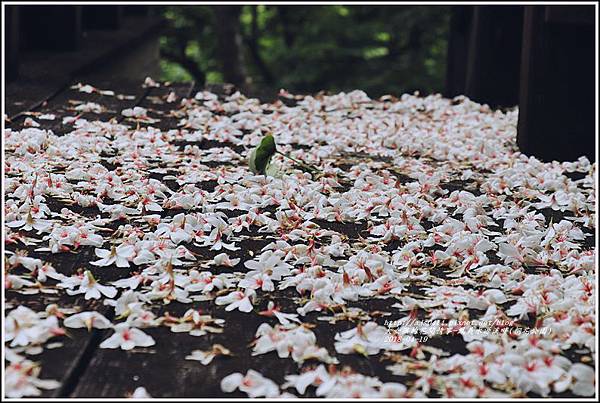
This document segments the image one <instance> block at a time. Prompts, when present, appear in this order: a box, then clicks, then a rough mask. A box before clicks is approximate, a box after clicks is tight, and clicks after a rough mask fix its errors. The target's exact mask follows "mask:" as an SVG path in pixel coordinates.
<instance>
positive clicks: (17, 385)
mask: <svg viewBox="0 0 600 403" xmlns="http://www.w3.org/2000/svg"><path fill="white" fill-rule="evenodd" d="M40 370H41V367H40V366H39V365H36V364H35V363H33V362H31V361H29V360H25V359H22V360H21V361H17V362H12V363H11V364H10V365H8V366H7V367H6V368H5V372H4V388H5V389H4V393H5V394H6V397H9V398H21V397H29V396H40V395H41V390H40V389H49V390H51V389H56V388H58V387H60V382H58V381H55V380H51V379H40V378H39V377H38V376H39V373H40Z"/></svg>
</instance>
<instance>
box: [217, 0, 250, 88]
mask: <svg viewBox="0 0 600 403" xmlns="http://www.w3.org/2000/svg"><path fill="white" fill-rule="evenodd" d="M213 10H214V14H215V31H216V34H217V43H218V56H219V59H220V60H221V64H222V72H223V78H224V79H225V81H226V82H228V83H231V84H233V85H235V86H236V87H244V86H245V84H246V71H245V68H244V61H243V54H242V49H243V48H242V35H241V32H240V14H241V12H242V6H213Z"/></svg>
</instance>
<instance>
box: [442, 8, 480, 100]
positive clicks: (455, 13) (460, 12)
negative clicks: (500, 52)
mask: <svg viewBox="0 0 600 403" xmlns="http://www.w3.org/2000/svg"><path fill="white" fill-rule="evenodd" d="M473 9H474V7H473V6H452V9H451V10H452V11H451V15H450V27H449V30H448V60H447V62H446V84H445V87H446V90H445V94H444V95H446V96H447V97H455V96H457V95H462V94H464V93H465V84H466V79H467V63H466V60H467V57H468V54H469V53H468V49H469V46H468V45H469V35H470V33H471V20H472V18H473Z"/></svg>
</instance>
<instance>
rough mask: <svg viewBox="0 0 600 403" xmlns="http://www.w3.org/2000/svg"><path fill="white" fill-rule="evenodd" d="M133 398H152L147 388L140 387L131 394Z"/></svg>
mask: <svg viewBox="0 0 600 403" xmlns="http://www.w3.org/2000/svg"><path fill="white" fill-rule="evenodd" d="M131 398H132V399H150V398H152V396H150V393H148V391H147V390H146V388H145V387H143V386H138V387H137V388H135V390H134V391H133V393H132V394H131Z"/></svg>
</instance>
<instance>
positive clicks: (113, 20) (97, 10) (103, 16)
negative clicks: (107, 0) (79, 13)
mask: <svg viewBox="0 0 600 403" xmlns="http://www.w3.org/2000/svg"><path fill="white" fill-rule="evenodd" d="M122 23H123V6H85V7H83V29H84V30H85V29H119V28H121V24H122Z"/></svg>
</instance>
